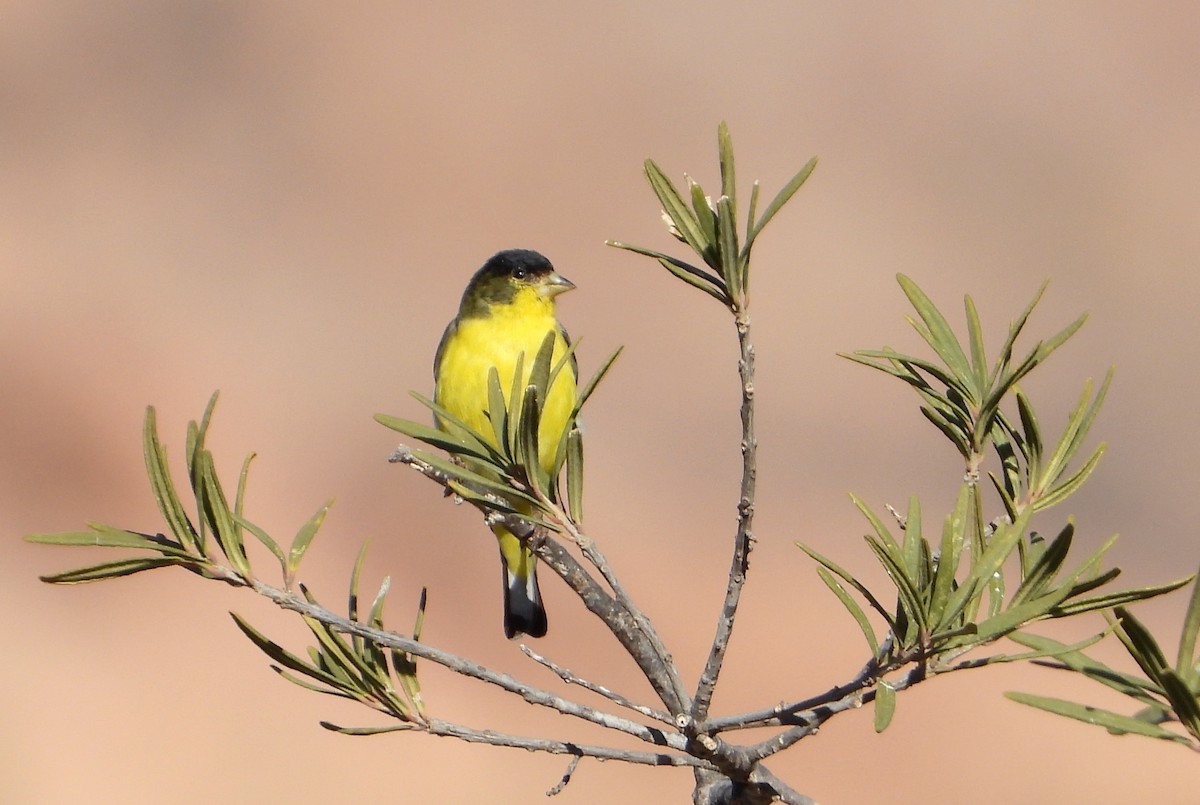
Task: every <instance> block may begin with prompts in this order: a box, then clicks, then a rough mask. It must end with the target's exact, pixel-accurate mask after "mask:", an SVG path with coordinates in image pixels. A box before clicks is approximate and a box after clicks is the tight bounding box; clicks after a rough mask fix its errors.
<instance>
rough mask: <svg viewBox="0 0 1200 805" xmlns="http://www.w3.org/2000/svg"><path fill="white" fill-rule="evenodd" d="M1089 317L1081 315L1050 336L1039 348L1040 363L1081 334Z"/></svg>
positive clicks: (1084, 314)
mask: <svg viewBox="0 0 1200 805" xmlns="http://www.w3.org/2000/svg"><path fill="white" fill-rule="evenodd" d="M1043 287H1044V286H1043ZM1087 317H1088V314H1087V313H1083V314H1081V315H1080V316H1079V318H1077V319H1075V321H1073V322H1071V323H1070V324H1068V325H1067V326H1066V327H1064V328H1063V329H1062V330H1061V331H1059V332H1057V333H1055V334H1054V335H1052V336H1050V337H1049V338H1047V339H1046V340H1045V341H1043V342H1042V343H1041V344H1040V345H1039V346H1038V361H1039V362H1041V361H1044V360H1045V359H1046V358H1047V357H1049V355H1050V353H1052V352H1054V350H1056V349H1058V348H1059V347H1061V346H1062V345H1063V344H1065V343H1066V342H1067V340H1068V339H1069V338H1070V337H1071V336H1073V335H1075V333H1077V332H1079V328H1080V327H1082V326H1083V325H1084V322H1086V321H1087Z"/></svg>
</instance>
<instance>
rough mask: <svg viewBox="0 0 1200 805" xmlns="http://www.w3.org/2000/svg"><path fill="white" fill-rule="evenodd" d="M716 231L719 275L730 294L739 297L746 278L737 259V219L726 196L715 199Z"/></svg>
mask: <svg viewBox="0 0 1200 805" xmlns="http://www.w3.org/2000/svg"><path fill="white" fill-rule="evenodd" d="M717 233H718V246H719V253H720V255H721V276H723V277H724V278H725V285H726V287H727V288H729V289H730V296H731V297H733V298H734V299H735V300H736V299H741V298H742V297H743V296H744V295H745V288H746V278H745V276H744V272H743V270H742V269H743V264H742V262H741V261H740V260H739V259H738V239H737V219H736V218H734V211H733V207H732V205H731V204H730V201H729V197H728V196H721V197H720V198H719V199H717Z"/></svg>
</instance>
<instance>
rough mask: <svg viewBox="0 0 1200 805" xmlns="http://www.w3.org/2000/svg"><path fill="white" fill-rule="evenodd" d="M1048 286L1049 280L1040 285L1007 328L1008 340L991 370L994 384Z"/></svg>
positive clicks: (1006, 364)
mask: <svg viewBox="0 0 1200 805" xmlns="http://www.w3.org/2000/svg"><path fill="white" fill-rule="evenodd" d="M1049 284H1050V280H1046V281H1045V282H1043V283H1042V285H1041V287H1039V288H1038V289H1037V293H1035V294H1034V295H1033V299H1032V300H1030V302H1029V304H1028V305H1026V306H1025V309H1024V310H1023V311H1021V315H1019V316H1018V317H1017V319H1016V321H1014V322H1013V323H1012V324H1010V325H1009V327H1008V338H1006V339H1005V341H1004V346H1003V347H1001V348H1000V357H999V358H997V360H996V366H995V368H994V369H993V370H992V378H991V379H992V382H993V383H994V382H995V381H996V379H997V378H999V377H1000V375H1001V374H1002V373H1003V372H1005V371H1006V370H1007V368H1008V364H1009V362H1010V361H1011V360H1012V353H1013V347H1014V346H1015V345H1016V341H1017V336H1019V335H1020V334H1021V331H1022V330H1024V329H1025V324H1026V323H1027V322H1028V321H1029V316H1030V314H1031V313H1033V309H1034V308H1035V307H1037V303H1038V302H1039V301H1040V300H1041V298H1042V294H1044V293H1045V292H1046V286H1047V285H1049Z"/></svg>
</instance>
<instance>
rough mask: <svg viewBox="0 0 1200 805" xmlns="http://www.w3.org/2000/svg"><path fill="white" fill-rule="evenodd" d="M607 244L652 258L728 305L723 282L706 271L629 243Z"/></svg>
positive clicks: (689, 283)
mask: <svg viewBox="0 0 1200 805" xmlns="http://www.w3.org/2000/svg"><path fill="white" fill-rule="evenodd" d="M607 243H608V245H609V246H613V247H614V248H617V249H624V250H626V251H630V252H634V253H635V254H641V255H645V256H646V257H653V258H654V259H656V260H658V262H659V263H661V264H662V267H663V268H665V269H666V270H667V271H669V272H671V274H673V275H674V276H676V277H678V278H679V279H681V280H683V281H684V282H686V283H687V284H688V285H691V286H693V287H695V288H699V289H700V290H702V291H704V292H705V293H706V294H708V295H709V296H711V297H713V298H714V299H717V300H718V301H720V302H721V304H723V305H728V304H730V300H729V294H728V292H727V291H726V289H725V282H724V280H722V279H721V278H720V277H718V276H716V275H714V274H711V273H709V272H708V271H705V270H704V269H701V268H696V266H693V265H691V264H690V263H685V262H684V261H683V260H679V259H677V258H675V257H671V256H670V255H668V254H663V253H662V252H656V251H654V250H653V249H644V248H642V247H641V246H634V245H632V244H629V243H621V242H620V241H615V240H610V241H607Z"/></svg>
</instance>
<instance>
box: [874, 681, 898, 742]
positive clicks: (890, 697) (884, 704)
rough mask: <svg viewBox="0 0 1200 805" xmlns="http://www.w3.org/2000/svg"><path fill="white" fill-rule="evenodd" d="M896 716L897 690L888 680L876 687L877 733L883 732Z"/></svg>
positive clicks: (880, 682)
mask: <svg viewBox="0 0 1200 805" xmlns="http://www.w3.org/2000/svg"><path fill="white" fill-rule="evenodd" d="M895 715H896V689H895V688H893V687H892V686H891V685H890V684H888V681H887V680H886V679H881V680H879V682H878V684H876V685H875V732H877V733H879V732H883V731H884V730H886V729H887V728H888V725H889V724H891V723H892V717H893V716H895Z"/></svg>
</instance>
